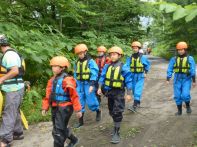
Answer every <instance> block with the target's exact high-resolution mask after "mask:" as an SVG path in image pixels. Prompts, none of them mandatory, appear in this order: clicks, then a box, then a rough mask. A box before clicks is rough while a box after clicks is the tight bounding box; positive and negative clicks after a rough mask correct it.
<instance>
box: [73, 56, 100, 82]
mask: <svg viewBox="0 0 197 147" xmlns="http://www.w3.org/2000/svg"><path fill="white" fill-rule="evenodd" d="M76 68H77V66H76V64H75V66H74V78H75V79H77V75H76ZM88 68H89V69H90V79H89V80H90V81H96V80H97V78H98V73H99V68H98V65H97V64H96V62H95V61H94V60H93V59H90V60H89V62H88Z"/></svg>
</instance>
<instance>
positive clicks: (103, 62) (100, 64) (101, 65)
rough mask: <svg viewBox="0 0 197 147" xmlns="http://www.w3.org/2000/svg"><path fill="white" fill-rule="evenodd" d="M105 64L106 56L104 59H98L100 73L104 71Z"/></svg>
mask: <svg viewBox="0 0 197 147" xmlns="http://www.w3.org/2000/svg"><path fill="white" fill-rule="evenodd" d="M105 63H106V56H103V57H100V58H99V57H98V58H97V59H96V64H97V65H98V67H99V72H101V71H102V69H103V67H104V65H105Z"/></svg>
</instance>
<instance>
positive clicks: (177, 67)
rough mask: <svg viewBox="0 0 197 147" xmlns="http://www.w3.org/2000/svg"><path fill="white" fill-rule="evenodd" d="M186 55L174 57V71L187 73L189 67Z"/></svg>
mask: <svg viewBox="0 0 197 147" xmlns="http://www.w3.org/2000/svg"><path fill="white" fill-rule="evenodd" d="M188 58H189V56H187V57H183V58H181V57H176V63H175V64H174V72H175V73H188V72H189V69H190V65H189V63H188Z"/></svg>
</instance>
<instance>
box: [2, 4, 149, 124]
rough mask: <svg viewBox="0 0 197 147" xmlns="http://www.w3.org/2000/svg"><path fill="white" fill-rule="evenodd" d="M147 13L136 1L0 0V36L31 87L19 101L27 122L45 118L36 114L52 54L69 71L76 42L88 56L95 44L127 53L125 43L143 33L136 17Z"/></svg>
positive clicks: (42, 95)
mask: <svg viewBox="0 0 197 147" xmlns="http://www.w3.org/2000/svg"><path fill="white" fill-rule="evenodd" d="M144 8H145V9H144ZM151 9H152V8H151V5H149V4H148V3H143V2H139V1H135V0H112V1H106V0H99V1H98V0H85V1H84V0H45V1H43V0H42V1H41V0H10V1H7V0H1V1H0V34H2V33H3V34H6V36H7V37H8V38H9V40H10V43H11V46H12V47H13V48H15V49H17V50H18V51H19V52H20V53H21V54H22V55H23V56H24V58H25V61H26V66H27V71H26V75H25V77H24V78H25V80H28V81H31V83H32V85H33V89H32V91H31V92H29V93H27V94H26V96H25V99H24V102H23V109H24V113H25V114H26V116H27V118H28V120H29V121H30V122H36V121H40V120H43V119H45V118H43V117H41V115H40V109H41V99H42V97H44V95H45V94H44V88H43V87H45V86H46V83H47V80H48V79H49V77H50V76H51V75H52V72H51V68H50V66H49V61H50V59H51V58H52V57H53V56H55V55H64V56H66V57H67V58H68V60H69V61H70V62H71V65H72V66H71V69H69V70H72V69H73V65H74V64H75V62H76V56H75V55H74V53H73V48H74V46H75V45H76V44H78V43H86V44H87V46H88V48H89V53H90V54H91V55H92V56H93V57H95V56H96V55H97V52H96V48H97V46H100V45H105V46H106V47H107V48H110V47H112V46H114V45H117V46H120V47H121V48H122V49H123V50H124V53H125V55H129V54H130V42H131V41H133V40H142V39H143V38H144V36H146V35H147V30H146V29H144V28H142V26H141V23H140V17H141V16H149V15H151V14H152V11H151ZM46 119H48V118H47V117H46Z"/></svg>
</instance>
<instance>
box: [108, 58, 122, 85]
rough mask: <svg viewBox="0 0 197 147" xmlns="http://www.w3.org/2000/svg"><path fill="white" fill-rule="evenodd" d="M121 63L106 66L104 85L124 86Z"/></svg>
mask: <svg viewBox="0 0 197 147" xmlns="http://www.w3.org/2000/svg"><path fill="white" fill-rule="evenodd" d="M122 66H123V63H121V62H119V63H117V64H111V65H109V66H108V69H107V72H106V76H105V85H106V86H109V87H112V88H124V87H123V86H124V83H123V81H124V77H123V76H122V75H121V71H122Z"/></svg>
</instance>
